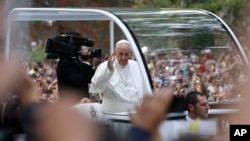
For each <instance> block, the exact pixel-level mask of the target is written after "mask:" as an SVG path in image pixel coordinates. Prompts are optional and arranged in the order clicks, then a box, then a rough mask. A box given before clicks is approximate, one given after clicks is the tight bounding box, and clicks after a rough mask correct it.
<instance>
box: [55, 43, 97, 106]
mask: <svg viewBox="0 0 250 141" xmlns="http://www.w3.org/2000/svg"><path fill="white" fill-rule="evenodd" d="M88 54H89V48H88V47H86V46H81V51H80V53H79V55H78V56H77V57H72V56H64V57H60V60H59V62H58V65H57V69H56V73H57V79H58V92H59V97H60V100H62V99H63V98H70V97H72V96H73V97H74V98H75V99H74V100H75V102H79V101H80V100H82V99H83V98H85V99H87V101H89V99H88V98H89V93H88V89H89V87H88V85H89V83H90V82H91V78H92V76H93V75H94V73H95V65H94V58H93V57H89V56H88ZM72 94H74V95H72Z"/></svg>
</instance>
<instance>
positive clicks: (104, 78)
mask: <svg viewBox="0 0 250 141" xmlns="http://www.w3.org/2000/svg"><path fill="white" fill-rule="evenodd" d="M112 74H113V72H111V71H110V70H109V69H108V67H107V62H104V63H102V64H100V65H99V66H98V67H97V69H96V71H95V74H94V76H93V77H92V79H91V82H92V84H93V85H94V87H95V88H96V89H97V90H98V91H101V92H102V91H103V90H104V89H105V87H106V86H107V85H108V83H109V79H110V78H111V76H112Z"/></svg>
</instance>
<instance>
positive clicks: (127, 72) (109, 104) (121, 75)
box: [91, 60, 145, 113]
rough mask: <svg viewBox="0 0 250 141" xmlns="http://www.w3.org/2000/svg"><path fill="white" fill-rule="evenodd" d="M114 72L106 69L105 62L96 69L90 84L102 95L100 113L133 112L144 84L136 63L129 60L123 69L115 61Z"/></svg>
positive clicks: (142, 92) (142, 93)
mask: <svg viewBox="0 0 250 141" xmlns="http://www.w3.org/2000/svg"><path fill="white" fill-rule="evenodd" d="M113 67H114V71H112V72H111V71H110V70H109V69H108V67H107V61H105V62H103V63H102V64H100V65H99V66H98V67H97V70H96V72H95V74H94V76H93V77H92V80H91V82H92V84H93V86H94V87H95V89H96V90H97V91H98V92H102V93H103V100H102V108H103V109H102V111H103V112H105V113H118V112H128V109H130V110H134V104H135V103H139V102H140V101H141V99H142V98H143V95H144V94H145V83H144V80H143V77H142V75H141V72H140V69H139V66H138V64H137V62H136V61H134V60H129V61H128V64H127V65H126V66H125V67H123V66H121V65H119V64H118V62H117V60H115V62H114V64H113Z"/></svg>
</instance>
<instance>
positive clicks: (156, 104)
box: [130, 88, 173, 132]
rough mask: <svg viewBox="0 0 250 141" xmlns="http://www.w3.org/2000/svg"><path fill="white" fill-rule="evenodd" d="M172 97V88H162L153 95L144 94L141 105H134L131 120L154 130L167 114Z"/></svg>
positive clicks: (139, 125) (142, 126) (149, 129)
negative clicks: (133, 113)
mask: <svg viewBox="0 0 250 141" xmlns="http://www.w3.org/2000/svg"><path fill="white" fill-rule="evenodd" d="M172 98H173V89H172V88H162V89H160V90H158V91H155V92H154V94H153V95H145V96H144V98H143V102H142V103H141V105H138V106H136V116H133V115H131V114H130V118H131V122H132V123H133V124H134V125H136V126H138V127H141V128H144V129H146V130H148V131H150V132H154V131H156V130H157V128H158V126H159V124H160V122H161V121H162V120H163V119H164V118H165V116H166V115H167V111H168V109H169V106H170V103H171V100H172Z"/></svg>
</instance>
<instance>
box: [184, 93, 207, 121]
mask: <svg viewBox="0 0 250 141" xmlns="http://www.w3.org/2000/svg"><path fill="white" fill-rule="evenodd" d="M185 104H186V106H187V110H188V114H187V116H186V120H187V121H193V120H197V119H205V118H208V110H209V108H210V107H209V104H208V99H207V97H206V95H205V94H203V93H200V92H198V91H191V92H189V93H188V94H187V95H186V97H185Z"/></svg>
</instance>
